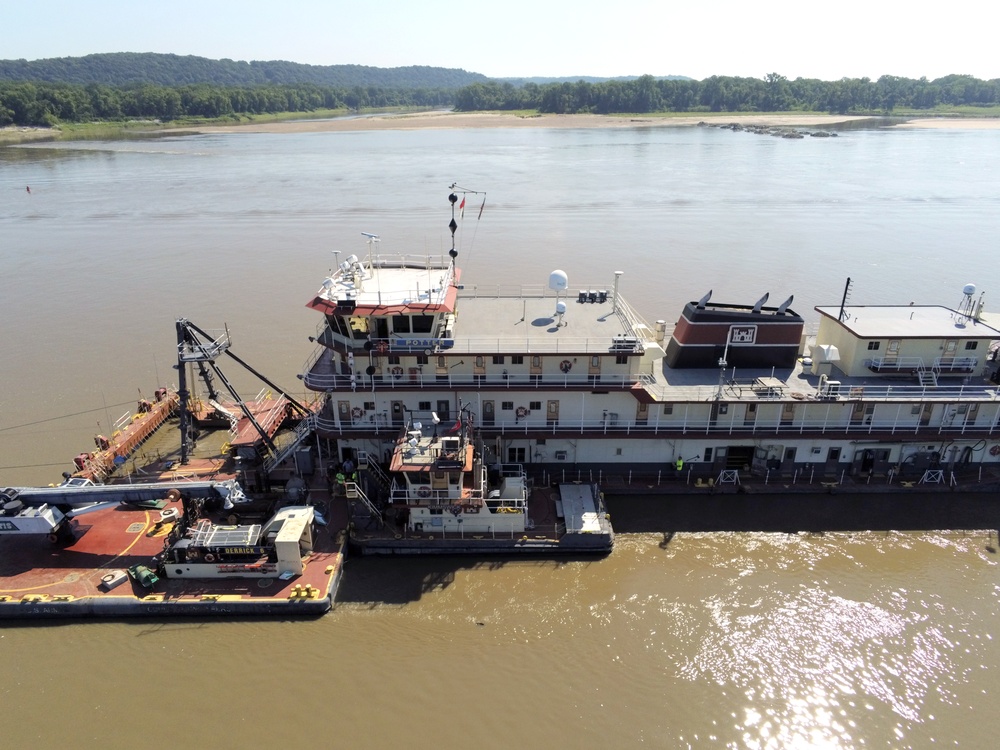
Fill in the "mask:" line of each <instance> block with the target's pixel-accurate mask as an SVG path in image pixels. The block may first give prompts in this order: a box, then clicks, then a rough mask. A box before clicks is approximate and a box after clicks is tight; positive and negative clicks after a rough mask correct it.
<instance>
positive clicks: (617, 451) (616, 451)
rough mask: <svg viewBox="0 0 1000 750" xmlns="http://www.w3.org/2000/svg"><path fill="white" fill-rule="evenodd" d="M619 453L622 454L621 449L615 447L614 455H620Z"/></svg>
mask: <svg viewBox="0 0 1000 750" xmlns="http://www.w3.org/2000/svg"><path fill="white" fill-rule="evenodd" d="M621 454H622V449H621V448H615V455H616V456H620V455H621Z"/></svg>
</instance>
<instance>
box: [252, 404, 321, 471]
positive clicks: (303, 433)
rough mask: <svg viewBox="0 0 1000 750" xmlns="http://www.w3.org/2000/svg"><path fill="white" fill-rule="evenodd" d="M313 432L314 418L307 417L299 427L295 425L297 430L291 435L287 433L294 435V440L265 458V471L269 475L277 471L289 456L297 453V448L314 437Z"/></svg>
mask: <svg viewBox="0 0 1000 750" xmlns="http://www.w3.org/2000/svg"><path fill="white" fill-rule="evenodd" d="M312 432H313V418H312V417H307V418H305V419H303V420H302V421H301V422H299V423H298V424H297V425H295V429H294V430H293V431H292V432H291V433H286V434H291V435H293V437H292V439H291V440H289V441H288V442H287V443H284V442H283V441H282V442H283V444H282V445H280V446H278V450H276V451H274V452H272V453H269V454H268V455H267V456H266V457H265V458H264V471H265V472H266V473H268V474H269V473H271V472H272V471H274V469H276V468H277V467H278V466H279V465H280V464H281V462H282V461H284V460H285V459H287V458H288V457H289V456H291V455H292V453H294V452H295V449H296V448H298V447H299V446H300V445H302V443H303V441H304V440H305V439H306V438H307V437H309V436H310V435H312Z"/></svg>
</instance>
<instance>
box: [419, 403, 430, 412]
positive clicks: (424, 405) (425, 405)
mask: <svg viewBox="0 0 1000 750" xmlns="http://www.w3.org/2000/svg"><path fill="white" fill-rule="evenodd" d="M417 409H419V410H420V411H430V410H431V402H430V401H420V402H418V403H417Z"/></svg>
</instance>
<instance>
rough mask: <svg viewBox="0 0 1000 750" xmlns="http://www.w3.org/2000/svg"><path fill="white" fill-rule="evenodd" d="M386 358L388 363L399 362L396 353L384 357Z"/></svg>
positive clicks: (395, 363)
mask: <svg viewBox="0 0 1000 750" xmlns="http://www.w3.org/2000/svg"><path fill="white" fill-rule="evenodd" d="M386 359H388V360H389V364H390V365H398V364H399V355H398V354H390V355H389V356H388V357H386Z"/></svg>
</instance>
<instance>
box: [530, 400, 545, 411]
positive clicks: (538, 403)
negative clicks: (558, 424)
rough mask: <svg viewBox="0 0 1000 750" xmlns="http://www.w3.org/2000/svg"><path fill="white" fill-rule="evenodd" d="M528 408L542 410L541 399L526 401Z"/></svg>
mask: <svg viewBox="0 0 1000 750" xmlns="http://www.w3.org/2000/svg"><path fill="white" fill-rule="evenodd" d="M528 408H529V409H531V410H532V411H541V410H542V402H541V401H529V402H528Z"/></svg>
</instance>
